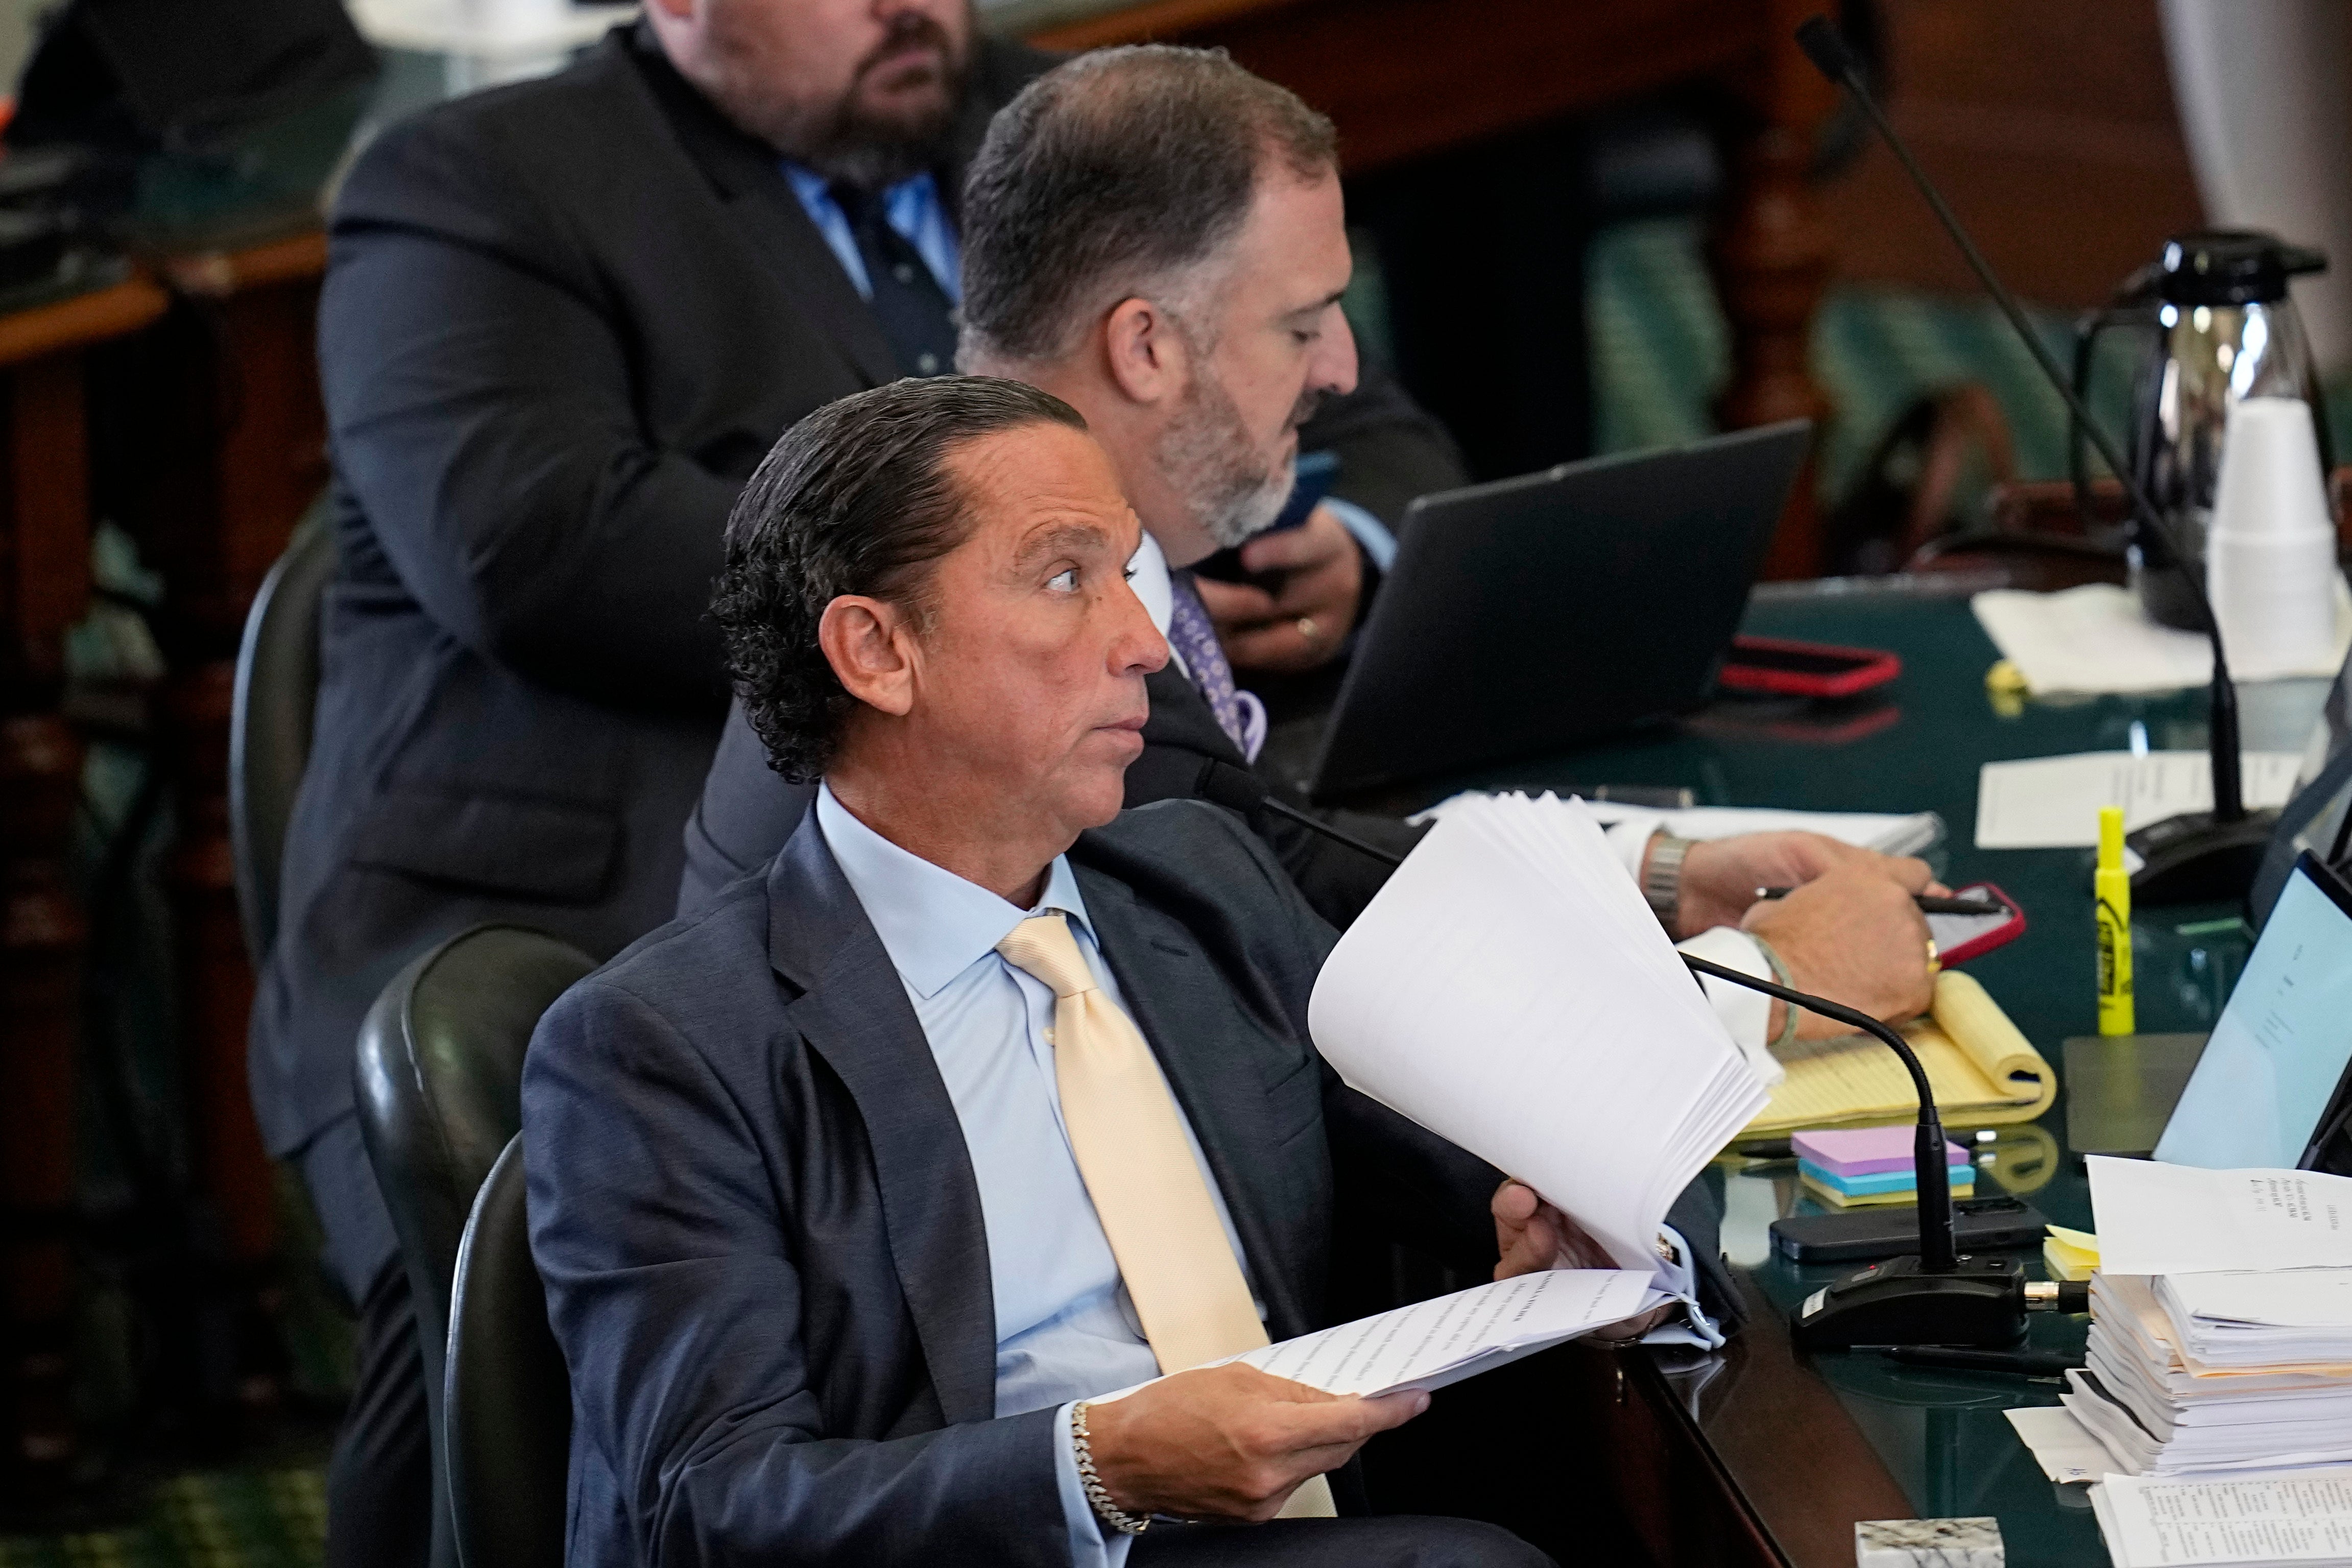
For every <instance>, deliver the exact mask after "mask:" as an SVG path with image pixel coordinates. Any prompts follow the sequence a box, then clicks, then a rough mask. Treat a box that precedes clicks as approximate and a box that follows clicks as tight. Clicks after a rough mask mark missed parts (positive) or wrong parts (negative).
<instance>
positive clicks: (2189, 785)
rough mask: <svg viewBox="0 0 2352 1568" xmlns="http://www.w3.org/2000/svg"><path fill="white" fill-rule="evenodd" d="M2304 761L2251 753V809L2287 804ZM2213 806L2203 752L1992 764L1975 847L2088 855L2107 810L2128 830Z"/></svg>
mask: <svg viewBox="0 0 2352 1568" xmlns="http://www.w3.org/2000/svg"><path fill="white" fill-rule="evenodd" d="M2302 760H2303V758H2301V757H2300V756H2299V755H2298V754H2296V753H2294V752H2292V751H2249V752H2247V753H2246V754H2245V760H2244V766H2243V768H2242V773H2243V776H2244V781H2245V796H2246V804H2247V805H2248V806H2249V807H2251V808H2252V809H2254V810H2262V809H2263V808H2264V807H2270V806H2284V805H2285V804H2286V801H2287V797H2288V796H2289V795H2292V794H2293V793H2294V775H2295V769H2296V768H2297V767H2298V766H2299V765H2300V764H2301V763H2302ZM2212 805H2213V765H2212V760H2211V758H2210V757H2209V756H2208V755H2207V754H2206V753H2204V752H2202V751H2151V752H2149V753H2147V755H2146V756H2144V757H2135V756H2133V755H2132V754H2131V753H2130V752H2128V751H2081V752H2076V753H2074V754H2073V755H2071V756H2066V757H2036V758H2028V759H2027V760H2025V761H2022V762H1988V763H1986V764H1985V765H1984V766H1983V767H1982V768H1979V770H1978V772H1977V848H1979V849H1980V850H2064V849H2090V848H2093V847H2095V845H2096V844H2097V843H2098V841H2099V808H2100V807H2102V806H2121V807H2122V808H2123V809H2124V831H2126V832H2129V831H2134V830H2136V829H2138V828H2144V827H2146V826H2147V824H2148V823H2150V822H2158V821H2163V820H2164V819H2165V818H2167V817H2170V816H2175V815H2178V814H2179V813H2180V812H2182V811H2203V810H2210V809H2211V807H2212Z"/></svg>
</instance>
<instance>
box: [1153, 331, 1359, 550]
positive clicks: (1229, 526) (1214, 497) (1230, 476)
mask: <svg viewBox="0 0 2352 1568" xmlns="http://www.w3.org/2000/svg"><path fill="white" fill-rule="evenodd" d="M1322 401H1323V394H1322V393H1320V392H1314V391H1311V390H1310V391H1307V392H1301V393H1300V394H1299V397H1298V402H1297V405H1296V406H1294V407H1293V408H1292V409H1291V411H1290V419H1289V422H1288V423H1286V425H1285V426H1284V427H1283V428H1284V429H1286V430H1297V428H1298V427H1299V426H1300V425H1302V424H1305V423H1307V421H1308V420H1309V419H1311V418H1313V417H1314V414H1315V410H1316V407H1317V405H1318V404H1319V403H1320V402H1322ZM1152 456H1153V459H1154V460H1155V461H1156V462H1157V463H1158V464H1159V465H1160V474H1161V475H1162V476H1163V477H1165V478H1166V480H1167V481H1168V485H1169V487H1170V488H1171V489H1172V490H1174V491H1175V492H1176V494H1177V495H1178V496H1179V497H1182V499H1183V502H1184V505H1185V507H1186V509H1188V510H1189V511H1190V512H1191V513H1192V520H1193V522H1195V523H1196V524H1198V525H1199V526H1200V528H1201V531H1202V532H1203V533H1205V534H1207V535H1208V536H1209V537H1210V538H1213V539H1214V540H1215V541H1216V542H1217V543H1218V544H1219V545H1220V546H1222V547H1223V548H1225V549H1232V548H1234V547H1235V546H1238V545H1240V544H1242V543H1244V541H1246V540H1248V539H1250V538H1255V536H1257V535H1258V534H1261V533H1264V532H1265V529H1266V528H1267V526H1268V525H1270V524H1271V523H1272V522H1273V521H1274V519H1275V518H1276V517H1280V516H1281V515H1282V507H1283V503H1284V502H1286V501H1287V500H1289V499H1290V487H1291V485H1292V483H1293V476H1292V472H1291V470H1290V469H1288V468H1276V469H1271V470H1269V468H1268V467H1267V465H1266V458H1265V453H1264V452H1263V451H1262V450H1261V449H1260V448H1259V447H1258V446H1257V444H1255V442H1253V441H1252V440H1251V439H1250V433H1249V430H1248V427H1247V426H1245V425H1244V423H1242V415H1241V410H1240V409H1238V408H1236V407H1235V406H1234V400H1233V397H1232V396H1231V394H1229V393H1228V392H1226V391H1225V389H1224V384H1223V382H1219V381H1218V380H1217V379H1216V378H1215V377H1213V376H1212V375H1209V374H1208V373H1206V371H1205V370H1204V371H1202V373H1200V374H1197V375H1195V376H1194V377H1193V378H1192V387H1191V389H1190V390H1189V391H1188V392H1186V393H1185V395H1184V406H1183V407H1182V409H1181V410H1180V411H1179V412H1178V413H1177V415H1176V417H1175V418H1174V419H1172V420H1171V421H1170V422H1169V423H1168V426H1167V428H1166V429H1164V430H1162V431H1161V432H1160V437H1159V440H1158V441H1157V442H1155V443H1154V444H1153V448H1152Z"/></svg>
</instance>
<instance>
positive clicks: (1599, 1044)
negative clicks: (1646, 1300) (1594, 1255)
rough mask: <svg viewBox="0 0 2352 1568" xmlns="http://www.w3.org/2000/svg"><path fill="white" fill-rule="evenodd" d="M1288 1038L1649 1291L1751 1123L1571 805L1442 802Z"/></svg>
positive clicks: (1734, 1059)
mask: <svg viewBox="0 0 2352 1568" xmlns="http://www.w3.org/2000/svg"><path fill="white" fill-rule="evenodd" d="M1307 1025H1308V1028H1309V1030H1310V1031H1311V1032H1312V1034H1313V1036H1314V1040H1315V1044H1316V1047H1317V1049H1318V1050H1319V1051H1321V1052H1322V1053H1323V1056H1324V1059H1325V1060H1326V1061H1329V1062H1330V1063H1331V1065H1332V1066H1333V1067H1334V1068H1335V1069H1337V1070H1338V1071H1339V1075H1340V1076H1341V1077H1342V1078H1343V1079H1345V1080H1346V1081H1347V1082H1348V1083H1349V1085H1351V1086H1352V1087H1354V1088H1355V1089H1356V1090H1358V1091H1359V1092H1361V1093H1364V1094H1367V1095H1370V1097H1371V1098H1372V1099H1374V1100H1377V1101H1379V1102H1380V1103H1381V1104H1383V1105H1386V1106H1388V1107H1389V1108H1390V1109H1391V1110H1392V1111H1394V1112H1396V1113H1398V1114H1399V1115H1402V1116H1407V1117H1410V1118H1412V1120H1413V1121H1415V1122H1418V1123H1420V1124H1422V1125H1423V1126H1424V1127H1426V1128H1428V1129H1429V1130H1430V1131H1431V1132H1433V1133H1435V1134H1437V1135H1438V1136H1440V1137H1442V1138H1444V1139H1446V1140H1448V1141H1449V1142H1452V1143H1454V1144H1455V1145H1459V1146H1460V1147H1462V1148H1465V1149H1467V1150H1469V1151H1470V1152H1471V1153H1472V1154H1475V1155H1478V1156H1479V1157H1480V1158H1481V1159H1484V1160H1486V1162H1487V1163H1488V1164H1489V1165H1492V1166H1496V1168H1497V1169H1500V1170H1503V1171H1507V1172H1508V1173H1509V1174H1511V1175H1512V1176H1517V1177H1518V1178H1519V1179H1520V1180H1521V1181H1524V1182H1526V1183H1528V1185H1529V1186H1533V1187H1534V1188H1535V1189H1536V1190H1537V1191H1538V1192H1539V1193H1541V1194H1543V1195H1544V1196H1545V1197H1548V1198H1549V1199H1550V1200H1551V1201H1552V1202H1554V1203H1556V1204H1558V1205H1559V1207H1561V1208H1563V1209H1565V1210H1567V1211H1568V1213H1569V1214H1570V1215H1571V1216H1572V1217H1574V1218H1575V1219H1576V1220H1577V1221H1578V1222H1579V1223H1580V1224H1581V1225H1582V1226H1583V1227H1584V1228H1585V1229H1586V1230H1587V1231H1588V1232H1589V1233H1590V1234H1591V1236H1592V1238H1593V1239H1594V1240H1596V1241H1598V1242H1599V1243H1601V1246H1602V1247H1603V1248H1605V1249H1607V1250H1608V1253H1609V1256H1610V1258H1611V1259H1612V1260H1613V1261H1615V1262H1616V1264H1617V1265H1618V1266H1619V1267H1620V1268H1624V1269H1648V1270H1654V1269H1655V1268H1656V1265H1657V1252H1656V1243H1657V1239H1658V1228H1659V1226H1660V1225H1662V1224H1663V1223H1664V1220H1665V1216H1666V1210H1667V1208H1668V1207H1670V1206H1671V1205H1672V1204H1673V1203H1674V1200H1675V1197H1676V1196H1677V1195H1678V1194H1680V1193H1681V1191H1682V1189H1683V1188H1684V1186H1686V1185H1688V1183H1689V1182H1690V1179H1691V1178H1692V1177H1693V1176H1696V1175H1697V1174H1698V1173H1699V1171H1700V1170H1701V1169H1702V1168H1704V1167H1705V1166H1706V1162H1707V1161H1708V1160H1709V1159H1711V1158H1713V1157H1714V1155H1715V1154H1716V1152H1717V1150H1719V1149H1721V1148H1722V1147H1723V1145H1726V1144H1727V1143H1729V1142H1730V1141H1731V1139H1732V1137H1733V1135H1734V1134H1737V1133H1738V1131H1739V1129H1740V1128H1742V1127H1744V1126H1746V1125H1747V1124H1748V1121H1749V1119H1750V1118H1752V1117H1753V1116H1754V1115H1755V1114H1756V1113H1757V1112H1759V1111H1760V1110H1762V1109H1763V1108H1764V1104H1765V1099H1766V1096H1765V1091H1764V1087H1763V1084H1762V1083H1761V1082H1759V1079H1758V1077H1757V1075H1756V1072H1755V1070H1754V1069H1753V1068H1751V1067H1749V1066H1748V1061H1747V1059H1746V1058H1745V1057H1744V1056H1743V1055H1742V1054H1741V1053H1740V1051H1739V1048H1738V1046H1737V1045H1735V1044H1734V1043H1733V1042H1732V1040H1731V1037H1730V1036H1729V1035H1728V1034H1727V1033H1726V1032H1725V1031H1724V1028H1723V1024H1722V1021H1721V1020H1720V1019H1717V1017H1716V1015H1715V1009H1713V1008H1711V1007H1710V1006H1708V1005H1707V1001H1706V996H1705V995H1704V993H1702V992H1701V991H1700V990H1699V988H1698V987H1697V986H1696V984H1694V983H1693V982H1692V979H1691V974H1690V971H1689V970H1688V969H1686V968H1685V967H1683V962H1682V959H1681V957H1680V956H1679V955H1677V954H1676V953H1675V950H1674V947H1673V946H1672V945H1671V944H1670V943H1669V942H1668V941H1667V940H1666V936H1665V933H1664V931H1663V930H1662V929H1660V927H1659V925H1658V921H1657V917H1656V916H1655V915H1652V914H1651V913H1650V910H1649V906H1648V905H1647V904H1644V903H1643V900H1642V894H1641V892H1640V890H1639V889H1637V888H1636V887H1635V886H1634V885H1633V878H1631V877H1629V876H1627V875H1626V874H1625V868H1624V865H1623V863H1622V862H1620V861H1619V860H1618V859H1617V857H1616V855H1615V853H1614V852H1612V851H1611V849H1610V848H1609V845H1608V842H1607V841H1606V840H1605V839H1603V838H1602V836H1601V829H1600V827H1599V826H1598V825H1597V824H1596V823H1595V822H1594V821H1593V820H1592V816H1591V813H1590V812H1589V811H1587V810H1585V809H1584V806H1583V803H1582V802H1581V801H1578V800H1568V801H1564V802H1554V801H1549V800H1545V801H1538V800H1528V798H1527V797H1526V796H1524V795H1507V796H1497V797H1495V798H1493V799H1490V800H1469V801H1464V802H1461V803H1459V804H1458V805H1457V806H1456V807H1455V809H1454V810H1451V811H1449V812H1447V813H1446V815H1445V816H1444V819H1442V820H1441V821H1439V822H1438V824H1437V826H1436V827H1435V828H1433V829H1432V830H1431V831H1430V833H1429V836H1428V837H1427V838H1425V839H1423V841H1421V843H1420V845H1419V846H1418V847H1417V848H1415V849H1414V851H1413V852H1412V854H1411V855H1410V856H1408V857H1407V858H1406V860H1405V862H1404V864H1403V865H1402V867H1400V868H1399V869H1398V871H1397V873H1396V874H1395V875H1394V876H1392V877H1391V878H1390V879H1389V881H1388V883H1387V885H1385V886H1384V887H1382V888H1381V891H1380V893H1379V894H1378V895H1377V896H1375V897H1374V898H1373V900H1372V902H1371V904H1370V906H1369V907H1367V908H1366V909H1365V911H1364V913H1363V914H1362V915H1360V916H1358V917H1357V920H1356V923H1355V924H1354V925H1351V926H1349V928H1348V932H1347V934H1346V935H1345V936H1342V937H1340V938H1339V946H1337V947H1336V948H1334V949H1333V950H1332V953H1331V956H1330V958H1329V959H1328V961H1327V962H1326V963H1325V964H1324V966H1323V972H1322V974H1321V975H1320V976H1318V977H1317V979H1316V982H1315V995H1314V998H1313V999H1312V1001H1310V1002H1309V1004H1308V1006H1307Z"/></svg>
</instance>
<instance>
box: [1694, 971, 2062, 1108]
mask: <svg viewBox="0 0 2352 1568" xmlns="http://www.w3.org/2000/svg"><path fill="white" fill-rule="evenodd" d="M1903 1038H1904V1039H1906V1040H1909V1041H1910V1042H1911V1049H1912V1050H1913V1051H1916V1052H1917V1053H1918V1055H1919V1061H1920V1064H1921V1065H1922V1066H1924V1067H1926V1068H1927V1082H1928V1083H1929V1084H1930V1085H1931V1086H1932V1087H1933V1088H1934V1089H1935V1091H1936V1104H1937V1108H1938V1109H1939V1110H1940V1111H1941V1112H1942V1113H1943V1118H1944V1122H1945V1124H1946V1125H1947V1126H1954V1127H1987V1126H1993V1125H1997V1124H2000V1123H2004V1122H2031V1121H2032V1120H2033V1119H2034V1118H2035V1117H2036V1116H2039V1115H2041V1114H2042V1112H2044V1111H2047V1110H2048V1109H2050V1105H2051V1103H2052V1102H2053V1101H2054V1100H2056V1099H2057V1097H2058V1075H2057V1074H2056V1073H2055V1072H2053V1071H2051V1070H2050V1063H2049V1062H2047V1061H2043V1060H2042V1053H2041V1052H2040V1051H2036V1050H2034V1049H2033V1045H2032V1041H2030V1040H2027V1039H2026V1038H2025V1036H2023V1035H2022V1034H2020V1033H2019V1032H2018V1030H2017V1026H2016V1025H2015V1024H2013V1023H2011V1022H2010V1021H2009V1015H2008V1014H2007V1013H2005V1012H2003V1011H2001V1010H2000V1003H1998V1002H1996V1001H1994V1000H1993V999H1992V998H1990V996H1988V995H1986V994H1985V988H1983V987H1982V986H1980V985H1979V984H1977V983H1976V981H1974V980H1972V979H1970V978H1969V977H1968V976H1966V975H1963V974H1959V973H1958V972H1956V971H1954V970H1950V969H1947V970H1945V971H1944V972H1943V973H1942V974H1940V975H1938V976H1937V977H1936V998H1935V1002H1934V1005H1933V1007H1932V1008H1931V1009H1930V1010H1929V1012H1928V1014H1927V1017H1926V1018H1924V1019H1919V1020H1918V1021H1917V1022H1916V1023H1913V1024H1909V1025H1906V1027H1905V1029H1904V1030H1903ZM1773 1054H1774V1055H1775V1056H1777V1057H1779V1058H1780V1063H1781V1065H1782V1066H1784V1067H1786V1068H1787V1069H1788V1070H1789V1075H1788V1077H1787V1078H1785V1079H1784V1080H1782V1081H1781V1082H1780V1086H1779V1087H1778V1088H1776V1089H1774V1090H1773V1091H1772V1098H1771V1100H1770V1102H1769V1103H1767V1104H1766V1105H1765V1107H1764V1109H1763V1110H1762V1111H1761V1112H1759V1113H1758V1114H1757V1117H1756V1119H1755V1120H1754V1121H1753V1122H1750V1123H1749V1124H1748V1128H1747V1131H1745V1132H1744V1133H1742V1134H1740V1136H1742V1137H1744V1138H1754V1137H1758V1136H1766V1135H1770V1134H1780V1133H1791V1132H1795V1131H1797V1130H1798V1129H1800V1128H1804V1127H1866V1126H1874V1125H1877V1124H1882V1123H1886V1122H1902V1121H1908V1120H1910V1119H1911V1117H1912V1116H1914V1115H1916V1113H1918V1109H1919V1098H1918V1095H1917V1094H1916V1092H1914V1091H1913V1089H1912V1087H1911V1074H1910V1073H1909V1072H1908V1071H1906V1069H1905V1068H1904V1066H1903V1063H1902V1061H1901V1060H1900V1059H1898V1058H1897V1057H1896V1056H1895V1053H1894V1052H1893V1051H1889V1050H1887V1049H1886V1047H1885V1045H1884V1044H1883V1043H1881V1042H1880V1041H1878V1040H1873V1039H1872V1038H1871V1037H1870V1036H1868V1035H1866V1034H1857V1035H1848V1036H1846V1037H1844V1038H1843V1039H1841V1040H1796V1041H1792V1042H1791V1043H1790V1045H1789V1046H1787V1047H1786V1048H1785V1049H1782V1050H1779V1051H1774V1052H1773Z"/></svg>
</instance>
